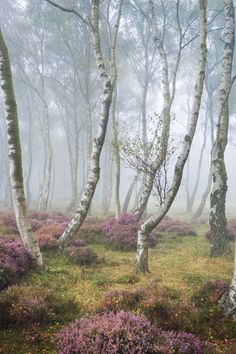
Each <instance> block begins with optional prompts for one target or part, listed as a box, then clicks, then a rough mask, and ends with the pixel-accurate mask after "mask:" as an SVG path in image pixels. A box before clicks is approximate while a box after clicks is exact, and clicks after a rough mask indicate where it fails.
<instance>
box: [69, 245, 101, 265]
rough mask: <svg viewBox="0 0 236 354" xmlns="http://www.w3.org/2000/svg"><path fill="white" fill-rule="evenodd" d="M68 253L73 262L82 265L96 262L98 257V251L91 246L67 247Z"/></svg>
mask: <svg viewBox="0 0 236 354" xmlns="http://www.w3.org/2000/svg"><path fill="white" fill-rule="evenodd" d="M66 254H67V255H68V257H69V259H70V260H71V261H72V262H74V263H76V264H79V265H80V266H86V265H91V264H94V263H96V261H97V257H98V256H97V253H96V252H94V251H93V250H92V249H91V248H89V247H79V248H78V247H75V246H71V247H67V248H66Z"/></svg>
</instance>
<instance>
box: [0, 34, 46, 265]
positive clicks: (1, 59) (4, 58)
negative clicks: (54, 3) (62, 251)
mask: <svg viewBox="0 0 236 354" xmlns="http://www.w3.org/2000/svg"><path fill="white" fill-rule="evenodd" d="M0 75H1V88H2V91H3V94H4V99H5V109H6V124H7V138H8V150H9V164H10V182H11V189H12V198H13V204H14V209H15V215H16V221H17V226H18V229H19V232H20V236H21V238H22V241H23V244H24V246H25V248H26V249H27V250H28V251H29V253H30V254H31V256H32V257H33V259H34V260H35V262H36V263H37V265H39V266H42V265H43V260H42V255H41V252H40V249H39V245H38V243H37V241H36V239H35V238H34V237H33V234H32V230H31V225H30V222H29V219H28V216H27V207H26V201H25V192H24V181H23V173H22V160H21V146H20V134H19V126H18V115H17V106H16V101H15V95H14V88H13V82H12V74H11V67H10V61H9V56H8V50H7V47H6V45H5V42H4V38H3V36H2V32H1V30H0Z"/></svg>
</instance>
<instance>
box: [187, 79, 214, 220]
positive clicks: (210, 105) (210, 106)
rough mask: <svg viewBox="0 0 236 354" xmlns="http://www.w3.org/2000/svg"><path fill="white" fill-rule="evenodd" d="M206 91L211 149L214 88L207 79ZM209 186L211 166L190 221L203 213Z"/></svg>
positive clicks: (212, 141)
mask: <svg viewBox="0 0 236 354" xmlns="http://www.w3.org/2000/svg"><path fill="white" fill-rule="evenodd" d="M206 89H207V94H208V105H207V112H208V114H209V118H210V136H211V146H212V147H213V145H214V114H213V104H214V103H213V99H212V96H213V92H214V88H213V87H211V85H210V82H209V78H206ZM211 185H212V171H211V166H210V169H209V175H208V180H207V186H206V189H205V191H204V193H203V195H202V198H201V201H200V204H199V206H198V208H197V210H196V212H195V213H194V215H193V217H192V220H193V221H196V220H198V219H199V218H200V216H201V215H202V213H203V210H204V208H205V205H206V201H207V198H208V196H209V194H210V191H211Z"/></svg>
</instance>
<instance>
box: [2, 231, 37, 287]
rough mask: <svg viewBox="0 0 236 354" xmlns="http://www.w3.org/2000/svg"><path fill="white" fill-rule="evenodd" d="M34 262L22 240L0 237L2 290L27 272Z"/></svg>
mask: <svg viewBox="0 0 236 354" xmlns="http://www.w3.org/2000/svg"><path fill="white" fill-rule="evenodd" d="M32 265H33V262H32V259H31V257H30V255H29V253H28V252H27V251H26V249H25V247H24V246H23V244H22V243H21V240H19V239H14V238H10V237H0V290H2V289H4V288H5V287H7V286H8V285H10V284H13V283H14V282H15V281H16V280H17V279H18V278H19V276H22V275H24V274H26V273H27V272H28V271H29V269H30V268H31V267H32Z"/></svg>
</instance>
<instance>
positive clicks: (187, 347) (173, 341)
mask: <svg viewBox="0 0 236 354" xmlns="http://www.w3.org/2000/svg"><path fill="white" fill-rule="evenodd" d="M156 350H157V351H158V353H181V354H185V353H186V354H187V353H188V354H201V353H203V343H202V341H201V339H200V338H199V337H197V336H195V335H193V334H192V333H185V332H183V333H177V332H174V331H160V332H159V336H158V342H157V345H156Z"/></svg>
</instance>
